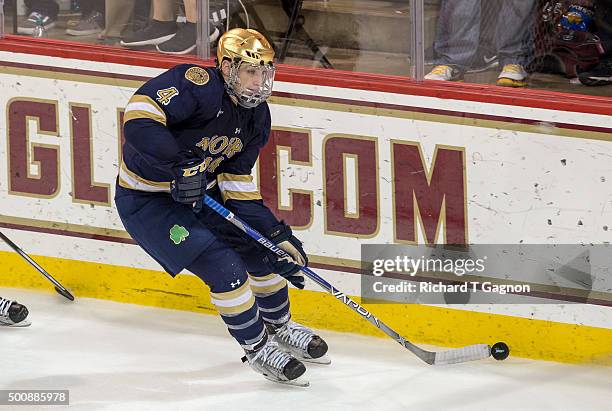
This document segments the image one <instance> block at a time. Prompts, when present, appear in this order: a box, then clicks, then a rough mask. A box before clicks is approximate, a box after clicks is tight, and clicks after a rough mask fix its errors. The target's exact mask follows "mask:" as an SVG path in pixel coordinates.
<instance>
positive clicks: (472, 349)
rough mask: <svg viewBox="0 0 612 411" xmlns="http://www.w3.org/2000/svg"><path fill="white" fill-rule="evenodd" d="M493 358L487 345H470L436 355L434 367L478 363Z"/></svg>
mask: <svg viewBox="0 0 612 411" xmlns="http://www.w3.org/2000/svg"><path fill="white" fill-rule="evenodd" d="M490 356H491V347H490V346H489V345H487V344H476V345H468V346H467V347H462V348H456V349H454V350H447V351H440V352H437V353H436V356H435V358H434V362H433V365H446V364H457V363H461V362H467V361H476V360H482V359H485V358H488V357H490Z"/></svg>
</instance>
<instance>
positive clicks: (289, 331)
mask: <svg viewBox="0 0 612 411" xmlns="http://www.w3.org/2000/svg"><path fill="white" fill-rule="evenodd" d="M266 326H267V327H268V332H269V333H270V335H271V336H272V339H273V340H274V341H276V342H278V344H279V345H280V347H281V348H282V349H283V350H285V351H287V352H289V353H290V354H292V355H293V356H294V357H295V358H297V359H298V360H300V361H304V362H310V363H315V364H326V365H327V364H331V359H330V358H329V357H328V356H327V355H326V354H327V348H328V347H327V343H326V342H325V341H324V340H323V339H322V338H321V337H319V336H318V335H317V334H315V332H314V331H313V330H311V329H310V328H308V327H306V326H303V325H301V324H298V323H296V322H295V321H291V320H289V321H287V322H286V323H285V324H283V325H282V326H280V327H276V326H275V325H273V324H269V323H266Z"/></svg>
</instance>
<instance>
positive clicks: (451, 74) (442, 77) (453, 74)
mask: <svg viewBox="0 0 612 411" xmlns="http://www.w3.org/2000/svg"><path fill="white" fill-rule="evenodd" d="M424 78H425V80H438V81H455V80H461V79H462V78H463V72H462V71H461V70H459V69H458V68H457V67H454V66H447V65H439V66H435V67H434V68H433V69H432V70H431V71H430V72H429V74H427V75H426V76H425V77H424Z"/></svg>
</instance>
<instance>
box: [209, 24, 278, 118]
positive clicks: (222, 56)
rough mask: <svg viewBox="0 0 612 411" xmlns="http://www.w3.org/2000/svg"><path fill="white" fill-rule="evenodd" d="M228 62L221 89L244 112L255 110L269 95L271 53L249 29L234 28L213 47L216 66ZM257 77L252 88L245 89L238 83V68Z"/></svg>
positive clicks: (271, 79) (272, 73) (273, 69)
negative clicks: (227, 72)
mask: <svg viewBox="0 0 612 411" xmlns="http://www.w3.org/2000/svg"><path fill="white" fill-rule="evenodd" d="M224 60H229V62H230V64H231V66H230V72H229V75H226V76H224V78H225V89H226V90H227V92H228V93H229V94H230V95H232V96H234V97H235V98H236V99H237V100H238V104H240V105H241V106H243V107H246V108H253V107H257V106H258V105H259V104H261V103H263V102H264V101H266V99H267V98H268V97H270V96H271V95H272V84H273V83H274V74H275V72H276V70H275V68H274V64H273V60H274V49H273V48H272V45H271V44H270V43H269V42H268V40H266V38H265V37H264V36H262V35H261V33H259V32H258V31H255V30H253V29H241V28H235V29H231V30H229V31H227V32H226V33H224V34H223V36H221V38H220V39H219V44H218V45H217V65H218V66H219V68H220V67H221V65H222V63H223V61H224ZM245 66H248V67H246V69H244V70H245V71H248V72H249V73H251V74H252V75H255V76H258V78H259V80H258V86H257V87H256V88H252V87H251V88H246V87H243V85H242V84H241V83H240V72H241V71H240V70H241V67H245Z"/></svg>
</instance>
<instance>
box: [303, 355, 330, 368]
mask: <svg viewBox="0 0 612 411" xmlns="http://www.w3.org/2000/svg"><path fill="white" fill-rule="evenodd" d="M296 358H297V359H298V360H300V361H302V362H307V363H310V364H321V365H330V364H331V358H329V357H328V356H327V354H325V355H324V356H322V357H319V358H301V357H296Z"/></svg>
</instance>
